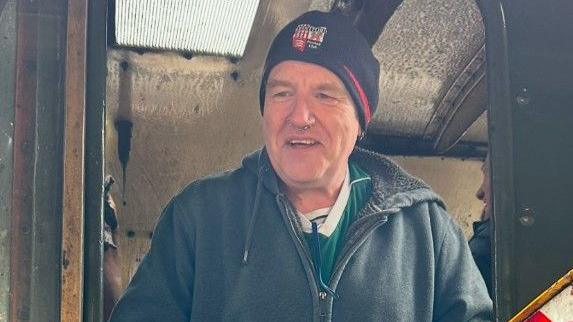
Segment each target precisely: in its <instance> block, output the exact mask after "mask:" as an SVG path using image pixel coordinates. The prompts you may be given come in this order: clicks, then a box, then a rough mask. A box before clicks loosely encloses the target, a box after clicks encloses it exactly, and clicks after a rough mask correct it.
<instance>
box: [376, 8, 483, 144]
mask: <svg viewBox="0 0 573 322" xmlns="http://www.w3.org/2000/svg"><path fill="white" fill-rule="evenodd" d="M483 42H484V31H483V24H482V21H481V15H480V12H479V9H478V8H477V6H476V5H475V3H474V2H473V1H471V0H453V1H452V0H434V1H426V0H406V1H404V3H403V4H402V6H401V7H400V8H398V10H397V11H396V12H395V14H394V16H393V17H392V18H391V20H390V21H389V23H388V24H387V25H386V28H385V30H384V32H383V33H382V35H381V37H380V38H379V40H378V42H377V43H376V44H375V46H374V51H375V55H376V57H377V58H378V59H379V60H380V66H381V77H380V103H379V106H378V112H377V114H376V116H375V121H374V123H373V126H372V129H371V130H372V131H373V132H375V133H380V134H385V135H392V136H407V137H422V136H423V135H424V131H425V129H426V127H427V125H428V123H429V122H430V120H431V119H432V116H433V114H434V113H435V112H436V109H437V107H438V105H439V103H440V101H441V98H442V97H443V96H444V95H445V94H446V92H447V91H448V89H449V88H450V86H451V85H452V83H453V82H454V80H455V79H456V78H457V77H458V75H459V74H460V72H461V71H462V70H464V68H465V67H466V65H467V64H468V63H470V61H471V60H472V58H473V57H474V56H475V55H476V53H477V52H478V51H479V50H480V48H481V47H482V46H483Z"/></svg>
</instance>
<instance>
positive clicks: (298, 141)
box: [289, 140, 316, 145]
mask: <svg viewBox="0 0 573 322" xmlns="http://www.w3.org/2000/svg"><path fill="white" fill-rule="evenodd" d="M289 143H290V144H291V145H294V144H305V145H313V144H315V143H316V141H313V140H291V141H289Z"/></svg>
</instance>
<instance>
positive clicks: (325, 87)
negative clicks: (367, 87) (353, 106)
mask: <svg viewBox="0 0 573 322" xmlns="http://www.w3.org/2000/svg"><path fill="white" fill-rule="evenodd" d="M343 86H344V85H343ZM316 89H317V90H321V91H333V92H336V93H340V94H345V93H346V88H344V87H341V86H338V84H335V83H331V82H327V83H322V84H319V85H318V86H317V87H316Z"/></svg>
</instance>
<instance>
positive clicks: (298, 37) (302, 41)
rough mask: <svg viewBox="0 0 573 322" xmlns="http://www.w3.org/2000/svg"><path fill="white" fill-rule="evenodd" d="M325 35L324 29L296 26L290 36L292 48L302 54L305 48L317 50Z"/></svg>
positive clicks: (304, 25) (307, 25)
mask: <svg viewBox="0 0 573 322" xmlns="http://www.w3.org/2000/svg"><path fill="white" fill-rule="evenodd" d="M325 35H326V27H314V26H311V25H309V24H301V25H298V26H297V27H296V29H295V31H294V34H293V35H292V46H293V48H295V49H296V50H298V51H300V52H303V51H304V50H305V49H306V48H312V49H318V48H319V47H320V46H321V45H322V42H323V40H324V36H325Z"/></svg>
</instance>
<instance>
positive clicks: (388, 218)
mask: <svg viewBox="0 0 573 322" xmlns="http://www.w3.org/2000/svg"><path fill="white" fill-rule="evenodd" d="M351 158H352V160H353V161H354V162H356V163H357V164H358V165H359V166H360V167H361V168H362V169H364V170H365V171H366V172H367V173H368V174H369V175H370V176H371V177H372V184H373V194H372V196H371V198H370V200H369V201H368V203H367V204H366V206H365V207H364V209H362V210H361V211H360V213H359V215H358V219H357V220H356V221H355V222H354V223H353V224H352V225H351V226H350V227H349V229H348V233H347V236H346V240H345V245H344V247H343V249H342V250H341V252H340V255H339V257H338V259H337V262H336V263H335V265H334V268H333V272H332V277H331V279H330V281H329V282H328V284H329V286H330V288H332V289H333V290H334V291H335V292H336V294H337V295H338V298H336V299H334V298H333V297H332V296H330V295H328V294H327V293H325V292H323V291H322V290H321V289H320V288H319V287H318V286H317V279H316V276H315V274H314V269H313V267H312V261H311V259H310V256H309V254H310V252H309V249H308V247H307V246H306V243H305V242H304V237H303V233H302V231H301V229H300V224H299V222H298V217H297V216H296V214H295V212H294V209H293V206H292V204H291V203H290V202H289V201H288V199H287V198H286V196H285V195H284V194H283V193H281V191H280V190H279V189H278V183H277V177H276V174H275V173H274V171H273V170H272V168H271V166H270V162H269V160H268V156H267V155H266V153H265V152H264V150H262V151H257V152H255V153H254V154H252V155H250V156H248V157H246V158H245V159H244V160H243V165H242V167H241V168H239V169H237V170H234V171H230V172H226V173H223V174H221V175H217V176H213V177H209V178H206V179H202V180H199V181H196V182H194V183H192V184H191V185H189V186H188V187H187V188H185V189H184V190H183V191H182V192H181V193H180V194H179V195H177V196H176V197H175V198H173V200H172V201H171V202H170V203H169V204H168V205H167V207H166V208H165V210H164V211H163V214H162V216H161V218H160V220H159V222H158V224H157V226H156V228H155V232H154V234H153V240H152V243H151V248H150V250H149V253H148V254H147V255H146V256H145V258H144V260H143V261H142V263H141V265H140V267H139V269H138V271H137V273H136V274H135V276H134V277H133V279H132V281H131V283H130V285H129V287H128V288H127V290H126V292H125V294H124V295H123V297H122V298H121V300H120V301H119V303H118V305H117V306H116V308H115V311H114V313H113V315H112V318H111V321H331V320H332V321H452V322H460V321H491V320H493V317H492V303H491V300H490V299H489V296H488V294H487V290H486V287H485V284H484V281H483V279H482V278H481V276H480V273H479V271H478V270H477V268H476V266H475V263H474V261H473V259H472V257H471V254H470V252H469V249H468V246H467V242H466V240H465V238H464V236H463V234H462V232H461V230H460V229H459V227H458V226H457V225H456V224H455V223H454V222H453V221H452V220H451V219H450V217H449V216H448V215H447V214H446V212H445V210H444V208H443V203H442V201H441V200H440V198H439V197H438V196H437V195H436V194H435V193H434V192H433V191H432V190H430V189H429V188H428V186H427V185H426V184H424V183H423V182H421V181H420V180H418V179H416V178H414V177H412V176H410V175H409V174H407V173H405V172H404V171H403V170H402V169H401V168H400V167H398V166H397V165H396V164H394V163H393V162H392V161H390V160H388V159H386V158H385V157H383V156H381V155H379V154H375V153H372V152H367V151H364V150H360V149H357V150H356V151H355V152H354V153H353V154H352V155H351Z"/></svg>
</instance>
